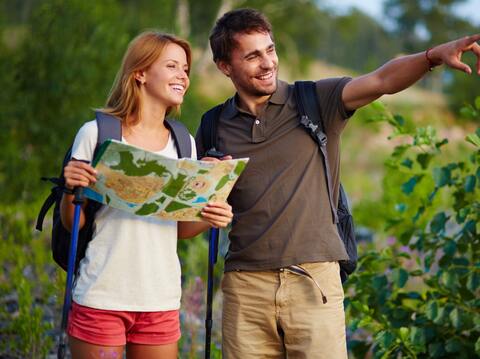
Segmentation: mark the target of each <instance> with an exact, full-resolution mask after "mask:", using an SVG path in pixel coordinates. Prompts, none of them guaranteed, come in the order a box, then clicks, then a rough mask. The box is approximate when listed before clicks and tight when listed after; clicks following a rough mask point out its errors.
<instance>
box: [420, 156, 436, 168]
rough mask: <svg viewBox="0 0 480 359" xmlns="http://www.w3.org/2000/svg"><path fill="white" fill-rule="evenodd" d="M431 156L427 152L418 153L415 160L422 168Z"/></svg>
mask: <svg viewBox="0 0 480 359" xmlns="http://www.w3.org/2000/svg"><path fill="white" fill-rule="evenodd" d="M432 158H433V156H432V155H431V154H429V153H420V154H419V155H418V156H417V162H418V163H419V164H420V166H421V167H422V169H426V168H427V167H428V164H429V163H430V161H431V159H432Z"/></svg>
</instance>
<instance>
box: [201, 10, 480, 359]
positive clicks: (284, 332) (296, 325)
mask: <svg viewBox="0 0 480 359" xmlns="http://www.w3.org/2000/svg"><path fill="white" fill-rule="evenodd" d="M478 39H480V35H475V36H470V37H466V38H463V39H460V40H457V41H452V42H449V43H445V44H442V45H439V46H436V47H434V48H432V49H430V50H428V51H426V52H422V53H418V54H414V55H409V56H403V57H400V58H397V59H394V60H391V61H389V62H388V63H386V64H385V65H383V66H382V67H380V68H379V69H377V70H375V71H374V72H372V73H369V74H367V75H364V76H360V77H358V78H355V79H350V78H338V79H325V80H320V81H317V82H316V88H317V93H318V100H319V103H320V105H321V106H320V107H321V109H322V115H323V120H324V125H325V132H326V135H327V137H328V144H327V146H328V148H327V149H328V151H327V152H328V162H329V166H330V172H331V175H332V182H333V183H332V186H333V195H334V196H333V197H334V203H337V199H338V191H339V159H340V155H339V139H340V135H341V133H342V130H343V129H344V127H345V125H346V124H347V122H348V121H347V119H348V118H349V117H350V116H351V115H352V114H353V112H354V110H356V109H357V108H359V107H362V106H364V105H367V104H369V103H371V102H372V101H374V100H375V99H377V98H379V97H380V96H382V95H384V94H393V93H396V92H399V91H401V90H403V89H405V88H407V87H409V86H411V85H412V84H414V83H415V82H416V81H418V80H419V79H420V78H422V76H424V75H425V74H426V73H427V72H428V71H429V70H431V69H432V68H433V67H435V66H438V65H441V64H446V65H448V66H449V67H451V68H454V69H458V70H461V71H464V72H466V73H468V74H470V73H471V69H470V68H469V67H468V66H467V65H466V64H464V63H462V62H461V61H460V58H461V55H462V53H464V52H466V51H472V52H473V53H474V54H475V55H476V56H477V57H478V58H479V60H478V62H477V69H476V70H477V72H478V73H480V46H479V45H478V44H477V43H476V41H477V40H478ZM210 45H211V48H212V51H213V58H214V61H215V63H216V65H217V67H218V68H219V69H220V71H222V72H223V73H224V74H225V75H226V76H228V77H229V78H230V79H231V81H232V83H233V85H234V86H235V89H236V91H237V93H236V94H235V96H234V97H232V98H230V99H229V100H227V101H226V102H225V104H224V105H223V108H222V112H221V115H220V118H219V120H218V122H217V134H218V139H217V149H218V150H220V151H221V152H223V153H225V154H227V155H231V156H233V157H250V162H249V164H248V166H247V168H246V170H245V172H244V173H243V174H242V176H241V178H240V179H239V180H238V182H237V184H236V185H235V187H234V189H233V191H232V193H231V195H230V197H229V203H230V204H231V205H232V206H233V212H234V221H233V226H232V230H231V232H230V240H231V244H230V248H229V251H228V254H227V257H226V260H225V275H224V278H223V280H222V290H223V295H224V302H223V329H222V333H223V355H224V358H226V359H232V358H239V359H240V358H241V359H248V358H285V357H288V358H309V359H310V358H328V359H332V358H333V359H337V358H346V357H347V349H346V335H345V318H344V310H343V299H344V293H343V288H342V283H341V280H340V275H339V264H338V261H339V260H344V259H347V258H348V256H347V253H346V251H345V248H344V246H343V244H342V242H341V240H340V238H339V236H338V233H337V230H336V225H335V223H334V222H333V221H332V213H331V208H330V204H329V197H328V191H327V186H326V181H325V173H324V169H323V162H322V158H321V154H320V151H319V150H318V145H317V143H315V142H314V141H313V140H312V139H311V137H309V135H308V133H307V132H306V130H305V129H304V128H303V127H302V126H301V125H300V123H299V118H298V112H297V106H296V103H295V96H294V94H293V86H292V85H289V84H287V83H285V82H283V81H280V80H277V72H278V57H277V54H276V52H275V43H274V41H273V36H272V29H271V25H270V24H269V22H268V20H267V19H266V18H265V16H264V15H262V14H261V13H259V12H258V11H256V10H252V9H240V10H234V11H231V12H228V13H226V14H224V15H223V17H222V18H220V19H219V20H218V21H217V23H216V25H215V27H214V29H213V30H212V33H211V36H210ZM201 133H202V131H201V129H199V131H198V134H197V139H196V140H197V149H198V153H199V154H202V153H205V151H206V150H208V148H204V144H203V141H202V136H201Z"/></svg>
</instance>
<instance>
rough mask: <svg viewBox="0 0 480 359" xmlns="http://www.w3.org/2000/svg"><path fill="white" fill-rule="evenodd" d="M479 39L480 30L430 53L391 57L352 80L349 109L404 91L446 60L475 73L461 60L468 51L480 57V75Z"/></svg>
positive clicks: (346, 95) (346, 100)
mask: <svg viewBox="0 0 480 359" xmlns="http://www.w3.org/2000/svg"><path fill="white" fill-rule="evenodd" d="M478 40H480V34H477V35H472V36H467V37H464V38H462V39H458V40H455V41H450V42H447V43H444V44H441V45H438V46H435V47H434V48H432V49H431V50H429V51H428V57H427V55H426V52H425V51H424V52H420V53H418V54H414V55H407V56H402V57H399V58H396V59H393V60H390V61H389V62H387V63H386V64H385V65H383V66H381V67H380V68H378V69H377V70H375V71H373V72H371V73H369V74H366V75H363V76H360V77H357V78H354V79H353V80H352V81H350V82H349V83H348V84H347V85H346V86H345V88H344V89H343V93H342V100H343V103H344V104H345V107H346V108H347V109H348V110H355V109H357V108H359V107H362V106H365V105H367V104H369V103H371V102H372V101H374V100H376V99H377V98H379V97H380V96H382V95H386V94H394V93H397V92H399V91H402V90H404V89H406V88H407V87H410V86H411V85H413V84H414V83H415V82H417V81H418V80H420V79H421V78H422V77H423V76H424V75H425V74H426V73H427V72H428V71H429V69H430V66H431V65H435V66H436V65H441V64H445V65H447V66H449V67H451V68H453V69H456V70H460V71H464V72H466V73H467V74H471V73H472V69H470V67H469V66H468V65H467V64H465V63H463V62H461V57H462V54H463V53H464V52H467V51H472V52H473V53H474V54H475V56H476V57H477V64H476V72H477V74H479V75H480V45H479V44H478V43H477V41H478Z"/></svg>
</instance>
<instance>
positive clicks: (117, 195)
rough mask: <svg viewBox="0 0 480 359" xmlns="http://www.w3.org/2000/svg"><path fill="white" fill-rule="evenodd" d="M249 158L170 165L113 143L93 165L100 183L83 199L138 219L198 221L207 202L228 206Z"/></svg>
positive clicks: (179, 161)
mask: <svg viewBox="0 0 480 359" xmlns="http://www.w3.org/2000/svg"><path fill="white" fill-rule="evenodd" d="M247 162H248V158H242V159H235V160H226V161H219V162H209V161H198V160H192V159H187V158H182V159H171V158H167V157H164V156H161V155H158V154H155V153H153V152H148V151H145V150H142V149H140V148H137V147H134V146H131V145H127V144H125V143H121V142H119V141H115V140H108V141H105V143H104V144H102V146H101V148H100V150H99V153H98V156H97V157H96V158H95V160H94V162H93V164H92V165H93V167H94V168H95V169H96V170H97V172H98V174H97V182H96V183H95V184H92V185H90V186H89V187H87V188H85V191H84V194H85V197H87V198H90V199H92V200H95V201H98V202H101V203H103V204H107V205H109V206H111V207H114V208H117V209H121V210H125V211H128V212H130V213H134V214H137V215H140V216H157V217H160V218H162V219H169V220H175V221H200V220H201V217H200V211H201V209H202V208H203V207H204V205H205V204H206V203H207V202H208V201H226V199H227V197H228V195H229V193H230V191H231V190H232V187H233V185H234V184H235V182H236V180H237V178H238V176H239V175H240V174H241V173H242V171H243V170H244V168H245V166H246V165H247Z"/></svg>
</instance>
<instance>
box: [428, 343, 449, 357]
mask: <svg viewBox="0 0 480 359" xmlns="http://www.w3.org/2000/svg"><path fill="white" fill-rule="evenodd" d="M443 347H444V345H443V343H432V344H429V345H428V353H429V354H430V358H440V357H441V356H442V355H443V354H445V349H443Z"/></svg>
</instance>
